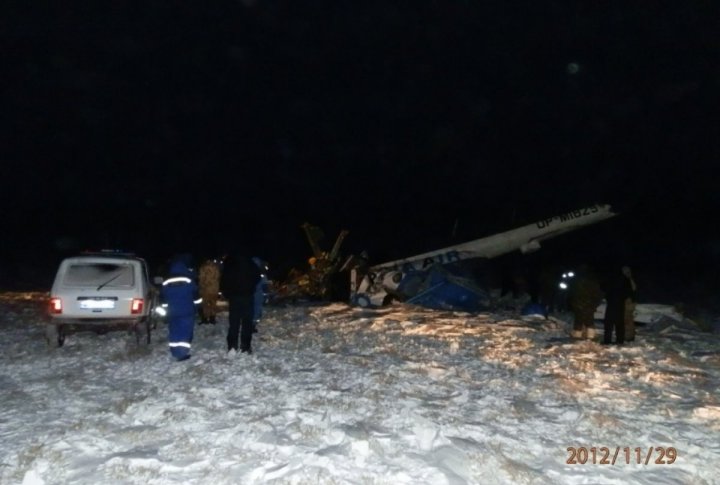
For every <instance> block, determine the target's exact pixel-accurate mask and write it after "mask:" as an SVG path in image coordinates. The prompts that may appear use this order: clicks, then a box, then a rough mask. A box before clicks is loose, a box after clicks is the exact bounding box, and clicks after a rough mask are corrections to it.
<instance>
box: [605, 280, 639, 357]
mask: <svg viewBox="0 0 720 485" xmlns="http://www.w3.org/2000/svg"><path fill="white" fill-rule="evenodd" d="M605 293H606V298H605V299H606V301H607V305H606V307H605V332H604V335H603V343H604V344H606V345H607V344H610V343H612V334H613V330H614V331H615V343H617V344H619V345H622V344H624V343H625V305H626V303H627V300H628V299H631V298H633V295H634V291H633V287H632V283H631V281H630V279H628V278H627V276H625V274H623V271H622V270H620V269H617V270H616V271H614V272H613V273H612V274H611V275H610V277H609V278H608V282H607V289H606V292H605ZM633 337H634V336H633Z"/></svg>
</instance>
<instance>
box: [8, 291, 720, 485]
mask: <svg viewBox="0 0 720 485" xmlns="http://www.w3.org/2000/svg"><path fill="white" fill-rule="evenodd" d="M43 296H44V295H43V294H41V293H36V294H17V293H6V294H0V329H2V339H1V340H0V342H2V343H1V345H2V351H1V352H0V359H2V362H1V365H0V384H1V386H0V389H1V393H0V423H2V426H0V434H1V438H2V441H1V442H2V449H3V454H2V459H1V463H0V483H10V484H12V483H17V484H21V483H28V484H30V483H32V484H38V483H43V484H48V485H49V484H65V483H81V484H82V483H87V484H97V483H127V484H133V483H138V484H139V483H142V484H166V483H167V484H172V483H183V484H186V483H215V484H231V483H232V484H234V483H251V484H252V483H278V484H280V483H288V484H301V483H359V484H360V483H363V484H364V483H386V484H403V483H405V484H418V483H432V484H465V483H468V484H476V483H477V484H480V483H482V484H493V483H521V484H522V483H526V484H530V483H532V484H540V483H547V484H558V483H560V484H563V483H567V484H580V483H617V484H620V483H622V484H633V483H638V484H654V485H655V484H670V483H693V484H712V483H717V477H718V476H720V439H719V438H720V394H718V391H717V389H718V384H720V356H719V354H718V343H719V341H720V337H719V336H717V335H713V334H709V333H701V332H698V331H694V330H692V329H681V328H669V327H668V328H667V329H666V331H664V332H662V333H660V332H651V331H650V329H649V328H647V327H640V328H639V335H638V339H637V341H636V343H635V344H634V345H628V346H625V347H616V346H610V347H605V346H601V345H599V344H598V343H596V342H591V341H583V342H574V341H570V340H569V339H568V338H567V337H566V335H567V333H566V324H565V322H563V321H561V320H532V321H525V320H522V319H520V318H519V317H518V316H517V315H512V314H492V313H488V314H480V315H476V314H468V313H460V312H452V311H434V310H428V309H424V308H419V307H413V306H405V305H392V306H389V307H386V308H382V309H378V310H369V309H362V308H353V307H349V306H347V305H344V304H333V305H321V306H288V307H283V308H268V309H267V310H268V311H267V316H266V319H265V320H264V321H263V322H262V323H261V325H260V327H259V328H260V333H259V334H257V341H256V342H255V339H254V342H253V343H254V347H255V354H253V355H252V356H247V355H238V356H236V357H235V358H229V357H228V356H227V355H226V353H225V351H224V350H225V336H224V333H225V331H226V325H227V319H226V315H222V316H221V319H220V323H219V324H218V325H217V326H210V325H206V326H198V327H196V334H195V340H194V342H193V358H192V359H190V360H189V361H186V362H181V363H178V362H174V361H172V360H171V359H170V357H169V355H168V351H167V348H166V342H165V340H164V339H165V337H166V328H165V327H164V326H161V327H160V328H159V329H158V330H157V332H155V333H154V334H153V336H154V339H155V340H154V342H153V343H152V344H151V345H150V346H149V347H144V346H138V345H137V344H136V342H135V340H134V338H132V337H131V336H130V335H127V334H124V333H122V332H115V333H107V334H105V335H96V334H94V333H78V334H71V335H69V336H68V337H67V340H66V343H65V346H64V347H62V348H59V349H48V347H47V346H46V344H45V342H44V339H43V336H44V333H43V327H42V326H43V320H44V318H43V314H42V313H43V305H42V298H43ZM603 447H607V453H608V455H607V456H609V458H607V456H606V455H604V451H603ZM661 448H662V451H660V449H661ZM670 449H672V450H674V452H676V458H675V459H674V460H673V461H672V463H670V457H671V456H672V453H670V452H669V450H670ZM581 450H582V451H581ZM616 451H617V454H616ZM615 455H617V456H615ZM614 456H615V463H614V464H611V463H608V464H601V463H600V462H601V461H602V460H603V458H604V457H606V458H607V460H608V462H609V461H610V460H611V459H613V457H614ZM648 456H649V458H650V459H649V460H647V461H648V463H647V464H645V461H646V457H648ZM573 460H574V461H575V463H568V462H572V461H573ZM582 461H584V463H581V462H582ZM656 461H658V464H656V463H655V462H656ZM663 461H664V462H665V464H661V463H662V462H663ZM628 462H629V463H628ZM638 462H640V463H638Z"/></svg>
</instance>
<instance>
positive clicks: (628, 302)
mask: <svg viewBox="0 0 720 485" xmlns="http://www.w3.org/2000/svg"><path fill="white" fill-rule="evenodd" d="M622 274H623V276H625V278H627V280H628V282H629V283H630V290H631V292H630V296H628V297H627V298H626V299H625V319H624V320H625V341H626V342H632V341H634V340H635V300H636V295H637V285H636V284H635V280H634V279H633V277H632V270H631V269H630V267H629V266H623V267H622Z"/></svg>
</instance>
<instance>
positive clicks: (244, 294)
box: [220, 254, 261, 354]
mask: <svg viewBox="0 0 720 485" xmlns="http://www.w3.org/2000/svg"><path fill="white" fill-rule="evenodd" d="M224 266H225V267H224V268H223V271H222V276H221V277H220V291H222V293H223V295H225V298H226V299H227V300H228V303H229V311H228V320H229V322H230V327H229V329H228V334H227V346H228V352H233V351H237V349H238V334H239V337H240V352H241V353H248V354H251V353H252V335H253V327H254V322H253V320H254V316H255V290H256V288H257V284H258V282H259V281H260V277H261V273H260V268H258V266H257V265H256V264H255V263H254V262H253V260H252V258H251V257H250V256H247V255H244V254H242V255H241V254H231V255H229V256H228V257H227V259H226V260H225V265H224Z"/></svg>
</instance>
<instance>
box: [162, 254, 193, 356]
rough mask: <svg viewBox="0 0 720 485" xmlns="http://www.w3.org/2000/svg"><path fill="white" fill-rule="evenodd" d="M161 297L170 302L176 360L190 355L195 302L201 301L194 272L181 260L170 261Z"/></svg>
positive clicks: (172, 350)
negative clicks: (167, 276)
mask: <svg viewBox="0 0 720 485" xmlns="http://www.w3.org/2000/svg"><path fill="white" fill-rule="evenodd" d="M160 298H161V301H162V303H163V305H164V306H165V305H167V322H168V345H169V346H170V355H172V356H173V357H174V358H175V359H177V360H185V359H189V358H190V346H191V343H192V339H193V329H194V325H195V313H196V311H195V305H196V304H197V303H199V302H200V300H199V296H198V287H197V283H195V280H194V279H193V273H192V271H191V270H190V268H188V266H187V264H186V263H185V262H184V261H182V260H176V261H174V262H173V263H171V264H170V270H169V278H168V279H166V280H165V281H163V284H162V289H161V292H160Z"/></svg>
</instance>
